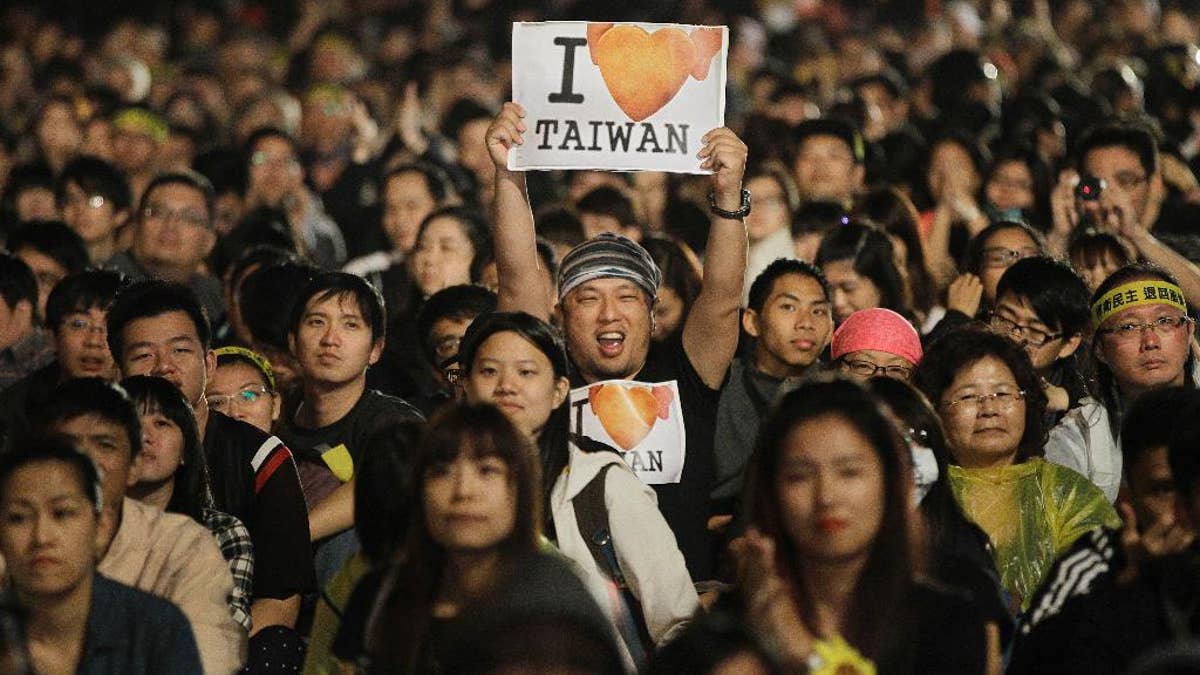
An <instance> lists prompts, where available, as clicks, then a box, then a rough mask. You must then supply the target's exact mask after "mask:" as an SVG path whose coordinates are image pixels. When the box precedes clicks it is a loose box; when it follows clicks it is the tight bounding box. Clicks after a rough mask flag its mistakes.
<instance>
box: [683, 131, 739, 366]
mask: <svg viewBox="0 0 1200 675" xmlns="http://www.w3.org/2000/svg"><path fill="white" fill-rule="evenodd" d="M702 140H703V141H704V147H703V148H702V149H701V150H700V157H702V158H704V163H703V164H701V167H703V168H705V169H712V172H713V173H712V189H713V195H714V197H715V198H716V202H717V206H718V207H719V208H721V209H723V210H725V211H737V210H738V209H739V208H740V207H741V203H742V176H743V174H745V172H746V144H745V143H743V142H742V141H741V140H740V139H739V138H738V137H737V136H736V135H735V134H734V133H733V132H732V131H730V130H729V129H726V128H723V127H722V128H720V129H714V130H712V131H710V132H708V133H707V134H705V135H704V138H703V139H702ZM745 274H746V223H745V222H744V221H743V220H741V219H737V220H733V219H729V218H722V217H721V216H718V215H716V214H715V213H714V214H713V216H712V224H711V226H710V228H709V231H708V244H707V247H706V248H705V251H704V285H703V286H702V287H701V289H700V295H699V296H697V297H696V301H695V303H693V304H692V309H691V312H690V313H689V314H688V318H687V323H686V324H684V327H683V349H684V351H685V352H687V356H688V360H690V361H691V363H692V367H693V368H695V369H696V372H697V374H699V375H700V378H701V379H702V380H704V383H705V384H706V385H708V386H709V387H711V388H713V389H717V388H719V387H720V386H721V382H722V381H723V380H724V379H725V371H726V370H728V369H729V363H730V362H731V361H733V356H734V353H735V352H736V351H737V341H738V310H739V308H740V305H741V297H742V284H743V283H744V281H745V279H744V277H745Z"/></svg>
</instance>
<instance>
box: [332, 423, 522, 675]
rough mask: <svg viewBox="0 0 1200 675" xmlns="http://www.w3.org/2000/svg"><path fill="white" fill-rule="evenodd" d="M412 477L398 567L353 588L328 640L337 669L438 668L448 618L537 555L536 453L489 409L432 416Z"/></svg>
mask: <svg viewBox="0 0 1200 675" xmlns="http://www.w3.org/2000/svg"><path fill="white" fill-rule="evenodd" d="M413 476H414V478H415V488H416V489H415V490H414V496H413V500H412V503H411V508H410V510H409V513H411V514H412V515H411V517H412V527H410V528H409V532H408V538H407V541H406V542H405V545H404V548H403V550H402V553H401V554H400V555H401V558H402V559H401V562H400V563H399V564H397V565H396V566H395V567H393V568H392V569H391V570H390V572H389V573H387V574H386V575H383V576H381V577H377V578H376V580H375V582H374V583H371V584H367V583H365V582H364V583H363V584H360V585H359V587H358V588H356V589H355V591H354V595H353V596H352V597H351V599H350V603H349V605H348V606H347V609H346V615H345V617H344V620H343V623H342V626H341V629H340V630H339V632H338V636H337V639H336V640H335V642H334V648H333V652H334V654H335V655H336V656H337V658H338V659H339V660H340V661H342V663H343V670H344V671H345V672H369V673H384V672H386V673H436V672H440V665H439V664H441V663H443V662H444V661H445V660H446V658H447V656H448V654H447V653H446V651H445V650H446V648H447V646H448V644H449V641H448V636H449V635H451V634H452V633H453V631H454V629H455V626H456V620H457V619H458V618H459V617H460V616H462V615H464V614H465V613H466V612H467V611H468V610H469V609H470V608H471V607H472V606H473V605H475V604H476V603H478V602H480V601H481V600H483V599H485V598H487V597H488V596H490V595H492V594H495V593H497V592H499V591H500V590H502V589H503V587H504V586H505V584H506V580H507V579H509V578H510V577H511V575H513V574H514V573H517V572H519V571H520V570H521V569H522V568H524V567H526V566H528V565H529V564H531V563H530V560H531V559H532V558H536V557H538V556H539V555H540V554H539V548H540V541H541V531H542V527H541V523H542V519H541V513H542V499H541V494H542V493H541V472H540V470H539V468H538V464H537V455H536V452H535V451H534V449H533V447H532V446H531V444H530V443H529V441H528V440H527V438H526V437H525V435H524V434H522V433H521V432H520V431H519V430H518V428H517V427H516V426H514V425H513V423H512V422H510V421H509V420H508V418H507V417H505V415H504V413H502V412H501V411H500V410H499V409H497V408H495V407H493V406H491V405H462V406H449V407H447V408H444V409H442V410H441V411H439V413H438V414H437V415H435V416H434V417H433V419H431V420H430V422H429V425H428V427H427V428H426V430H425V433H424V435H423V436H422V438H421V442H420V444H419V446H418V449H417V452H416V455H415V457H414V458H413ZM532 564H537V563H532ZM353 664H358V666H359V668H360V670H359V671H355V669H354V665H353Z"/></svg>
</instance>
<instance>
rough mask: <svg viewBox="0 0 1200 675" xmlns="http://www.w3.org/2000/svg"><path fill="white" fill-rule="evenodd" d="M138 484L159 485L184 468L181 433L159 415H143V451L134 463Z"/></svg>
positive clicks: (180, 430)
mask: <svg viewBox="0 0 1200 675" xmlns="http://www.w3.org/2000/svg"><path fill="white" fill-rule="evenodd" d="M135 461H136V462H137V464H138V481H139V482H141V483H161V482H163V481H166V480H168V479H170V478H171V477H172V476H174V475H175V472H176V471H178V470H179V467H180V466H181V465H182V464H183V462H184V459H183V430H182V429H180V428H179V425H178V424H175V422H173V421H171V420H170V419H169V418H168V417H167V416H166V415H164V414H162V413H161V412H157V411H156V412H143V413H142V451H141V453H139V454H138V456H137V459H136V460H135Z"/></svg>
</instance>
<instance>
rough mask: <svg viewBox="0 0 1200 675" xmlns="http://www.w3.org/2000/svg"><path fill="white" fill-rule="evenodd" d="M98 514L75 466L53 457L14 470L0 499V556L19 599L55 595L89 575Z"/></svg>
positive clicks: (91, 568) (96, 541)
mask: <svg viewBox="0 0 1200 675" xmlns="http://www.w3.org/2000/svg"><path fill="white" fill-rule="evenodd" d="M99 537H100V533H99V518H98V516H97V514H96V511H95V510H94V509H93V508H92V503H91V501H90V500H89V499H88V497H87V495H86V494H85V493H84V492H83V486H82V485H81V481H80V479H79V476H78V475H77V473H76V471H75V469H74V468H73V467H71V466H70V465H68V464H67V463H65V462H62V461H59V460H45V461H40V462H33V463H32V464H26V465H25V466H23V467H21V468H19V469H17V470H16V471H14V472H13V473H12V475H10V476H9V478H8V480H7V481H6V483H5V485H4V498H3V500H2V501H0V554H3V556H4V560H5V562H6V563H7V565H8V573H9V575H10V577H11V579H12V583H13V586H14V587H15V588H16V590H17V593H18V595H19V596H20V597H22V598H27V597H29V598H38V597H44V596H61V595H62V594H64V593H66V592H69V591H71V590H72V589H74V588H76V587H77V586H78V585H79V583H80V582H81V581H83V579H84V578H85V577H87V576H89V575H91V574H92V571H93V569H94V568H95V565H96V554H97V549H98V544H99V542H98V539H99Z"/></svg>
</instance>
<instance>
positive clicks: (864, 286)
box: [822, 260, 883, 324]
mask: <svg viewBox="0 0 1200 675" xmlns="http://www.w3.org/2000/svg"><path fill="white" fill-rule="evenodd" d="M822 269H823V270H824V271H825V279H826V280H827V281H828V282H829V290H830V295H831V299H832V300H833V318H834V321H836V322H837V323H839V324H840V323H841V322H843V321H845V320H846V318H847V317H849V316H850V315H851V314H853V313H855V312H857V311H858V310H860V309H870V308H871V307H878V306H879V303H880V302H882V301H883V294H882V293H881V292H880V291H879V287H878V286H876V285H875V282H873V281H871V280H870V279H868V278H867V277H864V276H862V275H861V274H859V273H858V272H855V271H854V261H852V260H834V261H833V262H829V263H826V264H825V265H824V266H823V267H822Z"/></svg>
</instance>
